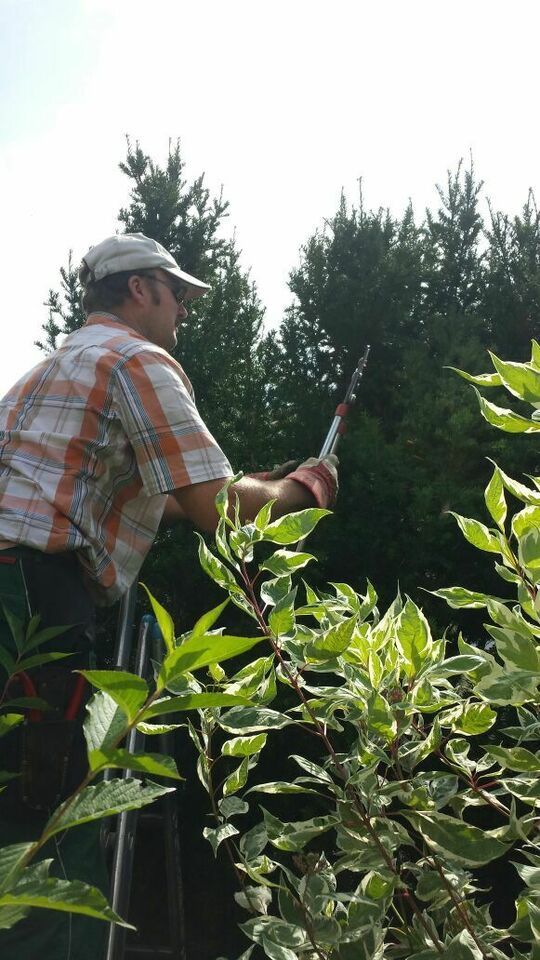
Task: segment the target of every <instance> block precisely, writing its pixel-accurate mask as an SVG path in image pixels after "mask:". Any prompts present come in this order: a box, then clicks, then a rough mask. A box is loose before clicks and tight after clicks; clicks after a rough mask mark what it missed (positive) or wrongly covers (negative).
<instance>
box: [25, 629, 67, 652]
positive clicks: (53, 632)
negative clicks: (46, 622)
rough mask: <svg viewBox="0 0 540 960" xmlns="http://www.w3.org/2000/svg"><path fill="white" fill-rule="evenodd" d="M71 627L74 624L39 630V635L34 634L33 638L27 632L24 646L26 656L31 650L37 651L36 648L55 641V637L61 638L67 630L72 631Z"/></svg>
mask: <svg viewBox="0 0 540 960" xmlns="http://www.w3.org/2000/svg"><path fill="white" fill-rule="evenodd" d="M71 626H72V624H69V623H67V624H65V625H64V626H63V627H45V629H44V630H39V631H38V633H33V634H32V635H31V636H30V634H29V633H28V631H27V635H26V639H25V641H24V644H23V652H24V653H25V654H27V653H30V650H35V648H36V647H40V646H41V645H42V644H43V643H48V642H49V640H54V639H55V637H59V636H61V635H62V634H63V633H66V631H67V630H71Z"/></svg>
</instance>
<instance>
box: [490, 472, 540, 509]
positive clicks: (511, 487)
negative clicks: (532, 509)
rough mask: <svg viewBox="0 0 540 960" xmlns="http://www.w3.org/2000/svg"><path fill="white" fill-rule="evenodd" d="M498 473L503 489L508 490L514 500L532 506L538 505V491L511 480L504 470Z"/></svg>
mask: <svg viewBox="0 0 540 960" xmlns="http://www.w3.org/2000/svg"><path fill="white" fill-rule="evenodd" d="M500 473H501V477H502V482H503V484H504V487H505V489H506V490H508V492H509V493H511V494H512V496H513V497H515V498H516V500H521V501H522V503H530V504H532V505H534V506H539V505H540V492H539V491H538V490H532V489H531V488H530V487H526V486H525V484H524V483H519V482H518V481H517V480H513V479H512V477H509V476H508V474H506V473H505V472H504V470H501V471H500Z"/></svg>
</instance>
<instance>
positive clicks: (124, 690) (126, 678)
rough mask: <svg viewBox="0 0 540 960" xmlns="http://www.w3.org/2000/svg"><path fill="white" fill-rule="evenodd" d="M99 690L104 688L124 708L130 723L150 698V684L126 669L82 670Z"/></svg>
mask: <svg viewBox="0 0 540 960" xmlns="http://www.w3.org/2000/svg"><path fill="white" fill-rule="evenodd" d="M79 673H82V675H83V677H86V679H87V680H88V682H89V683H91V684H92V686H93V687H96V689H98V690H104V691H105V693H108V694H109V696H110V697H112V698H113V700H115V701H116V703H117V704H118V706H119V707H121V708H122V710H123V711H124V713H125V714H126V716H127V718H128V720H129V722H130V723H132V722H133V720H134V719H135V717H136V716H137V713H138V712H139V710H140V709H141V707H142V705H143V704H144V703H145V702H146V700H147V699H148V684H147V683H146V682H145V681H144V680H143V679H142V677H138V676H137V674H136V673H128V672H127V671H125V670H80V671H79Z"/></svg>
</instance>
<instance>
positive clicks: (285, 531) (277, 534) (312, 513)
mask: <svg viewBox="0 0 540 960" xmlns="http://www.w3.org/2000/svg"><path fill="white" fill-rule="evenodd" d="M330 513H331V511H330V510H321V509H319V508H317V507H311V508H309V509H308V510H299V511H298V512H297V513H288V514H286V516H284V517H280V518H279V520H274V522H273V523H271V524H269V525H268V526H267V527H266V529H265V531H264V540H267V541H270V543H282V544H291V543H298V541H299V540H303V539H304V537H307V536H308V535H309V534H310V533H311V532H312V531H313V530H314V529H315V527H316V526H317V524H318V522H319V520H321V519H322V518H323V517H327V516H328V515H329V514H330Z"/></svg>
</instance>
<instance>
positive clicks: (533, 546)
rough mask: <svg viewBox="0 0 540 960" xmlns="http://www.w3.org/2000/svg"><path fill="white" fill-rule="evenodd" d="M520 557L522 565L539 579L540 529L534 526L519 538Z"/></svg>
mask: <svg viewBox="0 0 540 960" xmlns="http://www.w3.org/2000/svg"><path fill="white" fill-rule="evenodd" d="M518 557H519V561H520V563H521V566H522V567H526V569H527V570H528V571H529V572H530V573H531V574H532V576H533V578H534V579H537V577H538V574H539V573H540V529H538V527H532V528H531V529H530V530H528V531H527V533H525V534H524V535H523V536H522V537H520V539H519V545H518Z"/></svg>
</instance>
